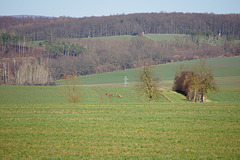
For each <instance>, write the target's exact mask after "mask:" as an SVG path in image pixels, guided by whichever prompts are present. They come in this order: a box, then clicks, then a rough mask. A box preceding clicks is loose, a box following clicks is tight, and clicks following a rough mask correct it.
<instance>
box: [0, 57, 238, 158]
mask: <svg viewBox="0 0 240 160" xmlns="http://www.w3.org/2000/svg"><path fill="white" fill-rule="evenodd" d="M239 60H240V58H239V57H231V58H214V59H208V61H207V63H208V64H210V65H211V68H212V71H213V73H214V75H215V78H216V82H217V84H218V86H219V91H218V92H217V93H214V94H212V93H211V94H209V95H208V98H209V99H210V102H207V103H193V102H189V101H187V100H186V99H185V97H184V96H182V95H180V94H177V93H175V92H172V91H171V85H172V83H173V78H174V74H175V71H176V68H177V66H178V65H179V64H180V63H184V64H192V63H195V61H186V62H177V63H169V64H165V65H159V66H156V73H159V76H160V78H161V80H162V82H161V84H162V85H163V88H164V89H166V90H165V91H163V94H164V95H166V96H167V97H168V98H170V99H171V100H172V103H170V102H168V101H167V100H166V99H164V98H162V99H161V100H159V101H153V102H151V103H149V102H148V101H147V100H145V99H144V98H143V97H140V96H138V94H137V91H136V89H135V87H134V84H135V82H136V81H137V73H138V71H137V69H131V70H124V71H118V72H112V73H105V74H96V75H91V76H84V77H80V80H81V81H82V82H83V84H84V85H85V86H83V87H82V89H83V93H84V94H83V97H82V99H83V100H82V101H81V102H80V103H77V104H75V105H74V104H72V103H70V102H68V101H66V100H65V99H63V97H62V95H61V93H60V90H61V88H62V86H51V87H50V86H0V144H1V145H0V159H239V158H240V141H239V139H240V123H239V122H240V81H239V79H240V72H239V71H240V64H239ZM124 76H127V77H128V78H129V82H130V87H122V83H123V78H124ZM57 83H58V84H61V83H62V82H61V81H58V82H57ZM93 88H94V89H95V90H97V91H98V92H96V91H95V90H94V89H93ZM106 92H108V93H111V94H114V95H122V96H123V97H122V98H119V97H112V102H111V100H110V98H109V96H107V95H105V94H106ZM99 93H101V94H102V98H103V102H102V101H101V99H100V94H99Z"/></svg>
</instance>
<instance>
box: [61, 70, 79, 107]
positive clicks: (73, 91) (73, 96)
mask: <svg viewBox="0 0 240 160" xmlns="http://www.w3.org/2000/svg"><path fill="white" fill-rule="evenodd" d="M63 79H64V85H63V86H62V90H61V94H62V95H63V97H64V98H65V99H66V100H67V101H69V102H72V103H74V105H75V104H76V103H77V102H80V101H81V100H82V91H83V90H82V87H81V82H80V81H79V80H78V78H77V76H76V75H75V74H73V75H68V76H67V75H64V76H63Z"/></svg>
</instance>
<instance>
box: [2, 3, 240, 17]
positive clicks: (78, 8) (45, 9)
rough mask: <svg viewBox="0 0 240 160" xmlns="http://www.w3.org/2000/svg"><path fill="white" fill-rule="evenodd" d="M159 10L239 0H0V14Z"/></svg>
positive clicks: (204, 9) (206, 8) (234, 8)
mask: <svg viewBox="0 0 240 160" xmlns="http://www.w3.org/2000/svg"><path fill="white" fill-rule="evenodd" d="M161 11H163V12H184V13H187V12H190V13H193V12H194V13H215V14H228V13H240V0H0V16H5V15H41V16H50V17H52V16H54V17H59V16H69V17H89V16H108V15H116V14H123V13H124V14H129V13H151V12H161Z"/></svg>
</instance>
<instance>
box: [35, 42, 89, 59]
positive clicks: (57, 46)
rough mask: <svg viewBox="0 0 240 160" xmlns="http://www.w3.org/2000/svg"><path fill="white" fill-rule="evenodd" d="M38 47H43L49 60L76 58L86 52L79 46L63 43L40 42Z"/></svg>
mask: <svg viewBox="0 0 240 160" xmlns="http://www.w3.org/2000/svg"><path fill="white" fill-rule="evenodd" d="M39 45H40V46H43V45H44V46H45V53H46V54H47V55H48V56H49V57H51V58H56V57H59V56H78V55H80V54H84V53H86V51H87V50H86V48H85V47H84V46H83V45H81V44H78V43H70V42H65V41H56V40H54V41H45V42H44V43H42V42H40V44H39Z"/></svg>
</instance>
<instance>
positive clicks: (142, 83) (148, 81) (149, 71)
mask: <svg viewBox="0 0 240 160" xmlns="http://www.w3.org/2000/svg"><path fill="white" fill-rule="evenodd" d="M158 82H159V79H158V78H157V77H156V75H155V73H154V67H153V66H150V65H146V66H144V67H143V68H142V70H140V71H139V82H138V84H137V87H138V92H139V93H141V94H142V95H143V96H145V97H147V98H148V100H149V102H151V101H152V100H153V99H156V100H159V97H160V95H161V94H160V90H158Z"/></svg>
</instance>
